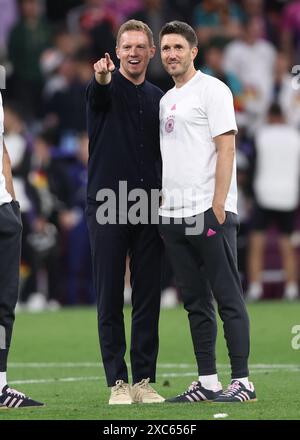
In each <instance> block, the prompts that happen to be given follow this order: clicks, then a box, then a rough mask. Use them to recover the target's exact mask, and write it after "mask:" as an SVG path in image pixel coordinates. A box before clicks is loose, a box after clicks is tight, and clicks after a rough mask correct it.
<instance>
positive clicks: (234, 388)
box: [222, 381, 241, 397]
mask: <svg viewBox="0 0 300 440" xmlns="http://www.w3.org/2000/svg"><path fill="white" fill-rule="evenodd" d="M240 389H241V385H240V384H239V382H238V381H235V382H232V383H231V384H230V385H229V386H228V388H227V390H225V391H224V392H223V393H222V396H229V397H232V396H234V395H235V394H236V393H237V392H238V391H239V390H240Z"/></svg>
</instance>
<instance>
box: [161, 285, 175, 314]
mask: <svg viewBox="0 0 300 440" xmlns="http://www.w3.org/2000/svg"><path fill="white" fill-rule="evenodd" d="M177 305H178V297H177V290H176V289H175V288H174V287H167V289H165V290H163V291H162V294H161V302H160V306H161V308H162V309H173V308H174V307H176V306H177Z"/></svg>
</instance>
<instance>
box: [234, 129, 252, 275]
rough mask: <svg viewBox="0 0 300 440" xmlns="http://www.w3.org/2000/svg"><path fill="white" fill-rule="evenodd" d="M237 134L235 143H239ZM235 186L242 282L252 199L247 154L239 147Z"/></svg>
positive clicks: (244, 272) (245, 270)
mask: <svg viewBox="0 0 300 440" xmlns="http://www.w3.org/2000/svg"><path fill="white" fill-rule="evenodd" d="M239 136H240V135H239V134H238V136H237V140H236V141H237V145H239ZM236 168H237V175H236V177H237V188H238V205H237V210H238V213H239V222H240V227H239V231H238V235H237V251H238V268H239V272H240V277H241V280H242V282H243V283H244V281H245V278H246V274H247V254H248V241H249V218H250V213H251V208H252V200H251V196H250V194H249V169H250V164H249V160H248V157H247V155H246V154H245V153H244V152H243V151H241V150H240V149H239V148H237V150H236Z"/></svg>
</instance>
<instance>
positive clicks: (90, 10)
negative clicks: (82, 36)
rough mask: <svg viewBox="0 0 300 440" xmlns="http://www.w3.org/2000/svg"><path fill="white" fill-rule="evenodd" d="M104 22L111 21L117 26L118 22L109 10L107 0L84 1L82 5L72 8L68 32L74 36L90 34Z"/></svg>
mask: <svg viewBox="0 0 300 440" xmlns="http://www.w3.org/2000/svg"><path fill="white" fill-rule="evenodd" d="M103 21H110V22H111V23H112V24H113V25H114V26H117V24H116V22H117V20H116V18H115V17H114V16H113V14H112V12H111V11H110V9H109V8H108V2H107V0H84V1H83V4H82V5H80V6H77V7H75V8H72V9H71V10H70V11H69V12H68V14H67V26H68V30H69V31H70V32H71V33H72V34H73V35H76V34H77V35H78V34H79V33H81V32H87V33H88V32H90V30H91V29H93V28H94V27H95V26H96V25H98V24H99V23H102V22H103Z"/></svg>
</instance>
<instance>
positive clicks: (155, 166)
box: [87, 70, 163, 203]
mask: <svg viewBox="0 0 300 440" xmlns="http://www.w3.org/2000/svg"><path fill="white" fill-rule="evenodd" d="M162 96H163V92H162V91H161V90H160V89H159V88H158V87H156V86H154V85H153V84H151V83H149V82H148V81H144V82H143V83H142V84H140V85H135V84H133V83H132V82H131V81H129V80H128V79H126V78H125V77H124V76H123V75H122V74H121V73H120V72H119V71H118V70H116V71H114V72H113V74H112V80H111V82H110V84H108V85H104V86H103V85H100V84H98V83H97V81H96V80H95V78H93V79H92V80H91V82H90V83H89V85H88V88H87V128H88V135H89V164H88V202H89V203H95V202H96V194H97V192H98V191H99V190H100V189H103V188H110V189H112V190H114V191H115V192H116V194H118V188H119V181H121V180H122V181H124V180H125V181H127V185H128V191H130V190H132V189H134V188H142V189H145V190H146V191H147V192H149V191H150V190H151V189H155V188H160V176H159V172H160V168H161V165H160V164H161V156H160V146H159V101H160V99H161V97H162Z"/></svg>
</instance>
